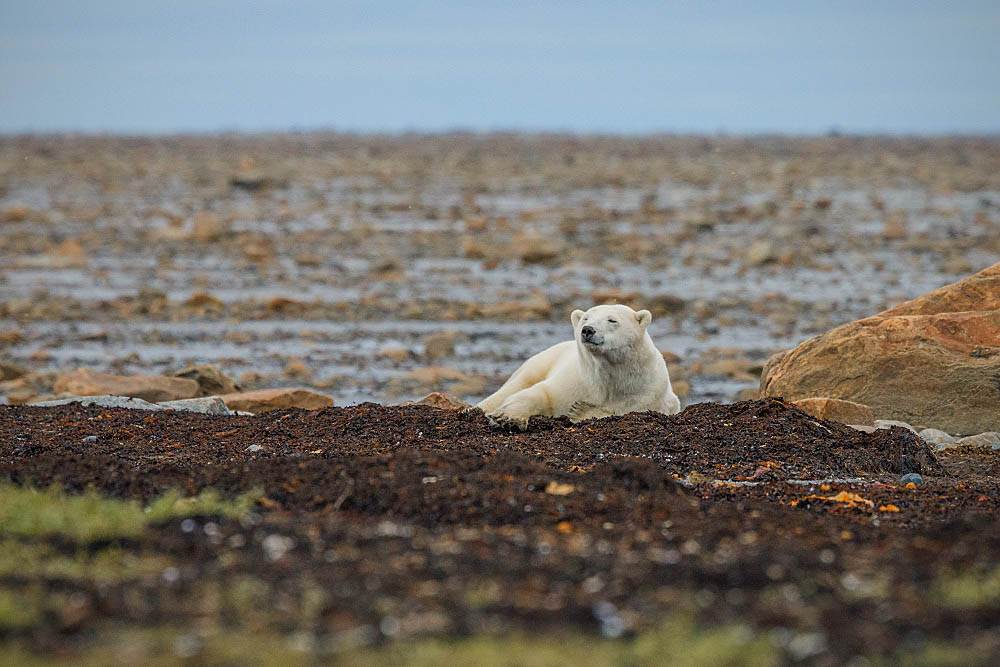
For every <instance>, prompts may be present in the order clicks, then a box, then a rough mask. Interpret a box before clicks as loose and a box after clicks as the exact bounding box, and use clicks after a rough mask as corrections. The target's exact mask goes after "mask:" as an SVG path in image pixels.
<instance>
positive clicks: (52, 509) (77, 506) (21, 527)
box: [0, 484, 145, 542]
mask: <svg viewBox="0 0 1000 667" xmlns="http://www.w3.org/2000/svg"><path fill="white" fill-rule="evenodd" d="M144 524H145V521H144V519H143V515H142V510H141V509H140V508H139V505H138V503H135V502H132V501H122V500H114V499H108V498H104V497H102V496H101V495H100V494H99V493H98V492H97V491H94V490H88V491H86V492H85V493H81V494H79V495H69V494H66V493H63V492H62V491H61V490H60V489H59V488H58V487H56V486H50V487H49V488H47V489H34V488H31V487H21V486H15V485H13V484H2V485H0V533H3V534H6V535H18V536H24V537H40V536H47V535H59V536H63V537H66V538H68V539H71V540H75V541H77V542H91V541H94V540H99V539H114V538H124V537H135V536H136V535H139V534H140V533H141V532H142V531H143V528H144Z"/></svg>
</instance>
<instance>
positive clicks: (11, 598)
mask: <svg viewBox="0 0 1000 667" xmlns="http://www.w3.org/2000/svg"><path fill="white" fill-rule="evenodd" d="M41 618H42V610H41V608H40V606H39V605H38V603H37V600H35V599H33V598H32V597H29V596H27V595H24V594H22V593H16V592H14V591H8V590H4V589H0V632H10V631H12V630H24V629H26V628H30V627H31V626H33V625H35V624H36V623H38V622H39V621H40V620H41ZM2 655H3V653H2V652H0V657H2ZM0 664H17V663H3V661H2V660H0Z"/></svg>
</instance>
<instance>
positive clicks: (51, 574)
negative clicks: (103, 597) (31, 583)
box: [0, 539, 171, 583]
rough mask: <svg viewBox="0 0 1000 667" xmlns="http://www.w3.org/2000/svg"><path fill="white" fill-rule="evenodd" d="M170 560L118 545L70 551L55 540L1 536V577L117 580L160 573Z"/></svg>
mask: <svg viewBox="0 0 1000 667" xmlns="http://www.w3.org/2000/svg"><path fill="white" fill-rule="evenodd" d="M170 564H171V561H170V560H169V559H167V558H163V557H159V556H140V555H137V554H133V553H129V552H128V551H125V550H123V549H122V548H121V547H119V546H116V545H112V546H108V547H105V548H104V549H101V550H100V551H97V552H96V553H89V552H88V551H87V550H85V549H80V550H78V551H76V553H73V554H66V553H63V552H61V551H59V550H58V549H56V548H55V547H54V546H53V545H51V544H45V543H25V542H22V541H20V540H18V539H0V577H4V576H20V577H28V578H36V577H37V578H46V579H69V580H73V581H92V582H96V583H115V582H121V581H130V580H134V579H139V578H141V577H144V576H149V575H153V574H158V573H159V572H162V571H163V569H164V568H165V567H168V566H169V565H170Z"/></svg>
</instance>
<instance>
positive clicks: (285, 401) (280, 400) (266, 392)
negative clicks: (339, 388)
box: [219, 387, 333, 414]
mask: <svg viewBox="0 0 1000 667" xmlns="http://www.w3.org/2000/svg"><path fill="white" fill-rule="evenodd" d="M219 398H221V399H222V400H223V401H224V402H225V404H226V407H227V408H229V409H230V410H237V411H246V412H252V413H254V414H256V413H259V412H267V411H269V410H283V409H285V408H302V409H304V410H319V409H320V408H325V407H329V406H331V405H333V399H332V398H330V397H329V396H327V395H326V394H321V393H319V392H316V391H312V390H311V389H304V388H301V387H283V388H281V389H261V390H259V391H244V392H240V393H237V394H224V395H222V396H219Z"/></svg>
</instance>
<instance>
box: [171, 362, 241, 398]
mask: <svg viewBox="0 0 1000 667" xmlns="http://www.w3.org/2000/svg"><path fill="white" fill-rule="evenodd" d="M167 375H169V376H171V377H178V378H184V379H186V380H194V381H195V382H197V383H198V388H199V389H198V396H216V395H218V394H235V393H236V392H239V391H242V390H243V389H242V388H241V387H240V385H238V384H236V382H234V381H233V379H232V378H230V377H229V376H227V375H225V374H224V373H223V372H222V371H220V370H219V369H218V368H216V367H215V366H212V365H210V364H204V365H201V366H188V367H187V368H184V369H182V370H179V371H174V372H172V373H167Z"/></svg>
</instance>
